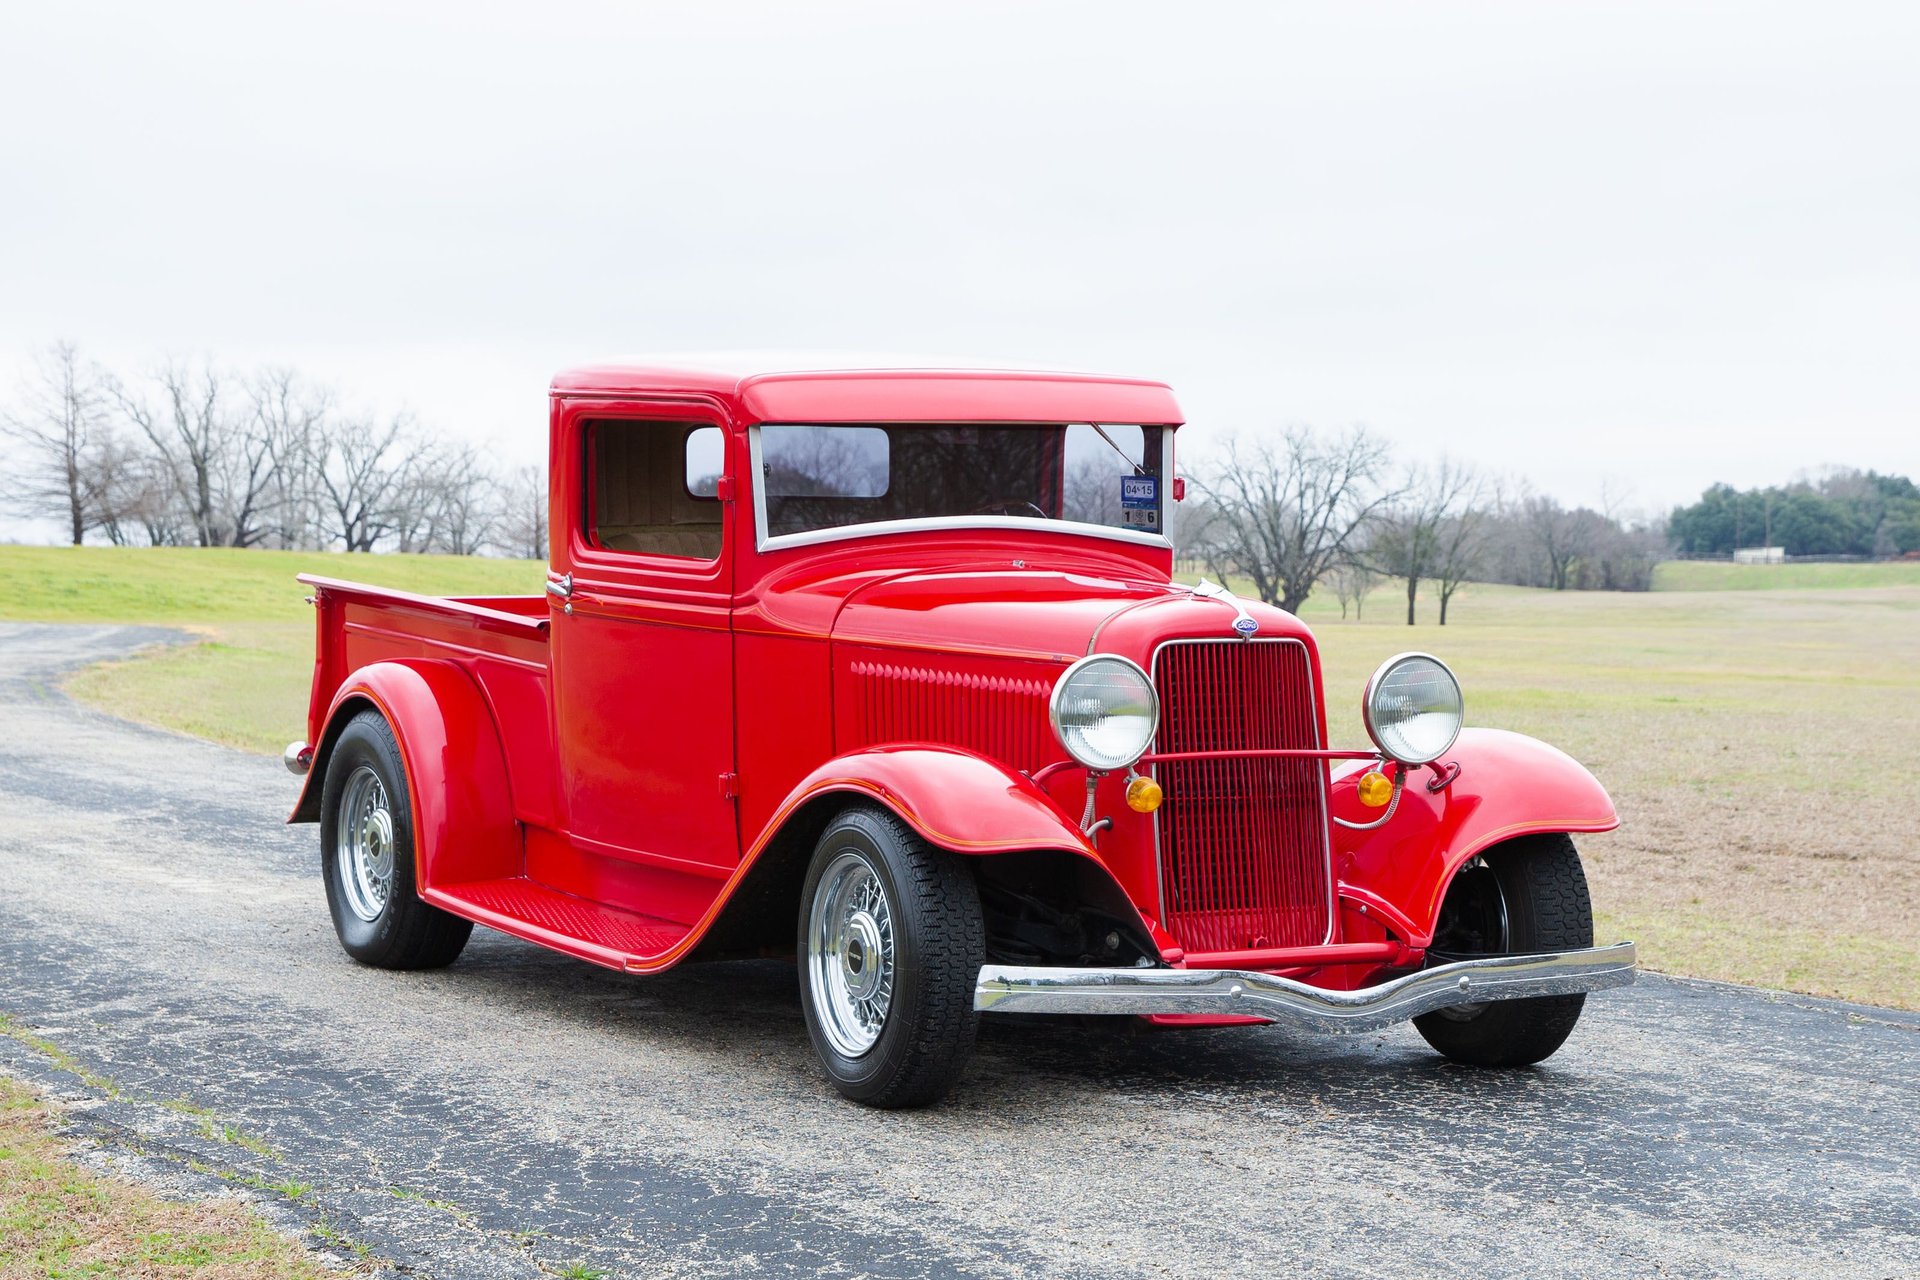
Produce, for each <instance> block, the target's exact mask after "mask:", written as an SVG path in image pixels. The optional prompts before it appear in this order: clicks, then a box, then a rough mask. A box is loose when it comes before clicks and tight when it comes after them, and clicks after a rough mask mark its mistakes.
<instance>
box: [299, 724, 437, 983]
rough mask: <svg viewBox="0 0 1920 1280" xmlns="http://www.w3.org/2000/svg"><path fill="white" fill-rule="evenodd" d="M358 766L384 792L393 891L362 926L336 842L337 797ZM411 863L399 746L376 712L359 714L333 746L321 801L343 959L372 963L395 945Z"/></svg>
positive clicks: (324, 867) (408, 895) (409, 895)
mask: <svg viewBox="0 0 1920 1280" xmlns="http://www.w3.org/2000/svg"><path fill="white" fill-rule="evenodd" d="M362 765H365V766H368V767H370V768H372V770H373V771H374V773H375V775H376V776H378V777H379V779H380V785H381V786H382V787H384V788H385V789H386V793H387V804H388V811H389V812H390V813H391V814H392V816H393V827H394V832H393V839H394V851H393V886H392V891H391V892H389V893H388V895H387V902H386V905H385V906H384V907H382V908H381V910H380V914H379V916H377V917H376V918H375V919H373V920H362V919H361V918H360V917H359V916H358V915H356V914H355V913H354V910H353V908H352V907H350V906H349V905H348V904H347V894H346V889H345V883H344V879H343V877H345V875H346V874H347V868H346V867H345V865H344V864H343V860H342V859H341V857H340V854H339V840H338V834H339V830H340V802H341V797H342V792H343V791H345V789H346V784H347V780H348V779H349V778H351V777H352V776H353V774H354V771H355V770H357V769H359V768H360V767H361V766H362ZM413 859H414V843H413V796H412V795H411V793H409V792H408V790H407V771H406V767H405V765H404V764H403V763H402V761H401V759H400V748H399V744H398V743H397V742H395V741H394V737H393V732H392V730H391V729H389V728H388V727H387V723H386V720H385V719H384V718H382V717H381V716H380V715H379V713H378V712H373V711H366V712H362V713H361V714H359V715H357V716H355V717H354V718H353V719H352V720H351V721H349V722H348V724H347V727H346V728H345V729H343V730H342V731H341V733H340V737H339V739H338V740H337V741H336V742H335V743H334V748H333V751H332V753H331V754H330V755H329V757H328V759H327V776H326V783H325V786H324V787H323V788H322V791H321V799H320V864H321V878H322V879H323V880H324V881H325V882H326V886H327V910H328V911H329V912H330V913H331V914H332V916H333V927H334V931H335V932H336V933H337V934H339V936H340V945H341V946H342V947H343V948H345V949H346V952H347V954H348V955H351V956H353V957H354V958H355V959H357V960H366V961H371V962H376V963H377V962H378V961H379V960H380V959H381V958H382V957H384V956H385V955H386V954H387V953H388V952H389V951H391V950H393V949H394V948H395V946H396V945H397V944H398V942H399V939H398V938H397V936H396V935H397V933H398V931H399V928H400V924H401V920H400V917H401V914H402V912H403V911H404V909H405V904H406V903H408V902H410V901H412V900H413V896H414V892H415V890H414V883H415V881H414V863H413Z"/></svg>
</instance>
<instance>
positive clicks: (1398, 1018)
mask: <svg viewBox="0 0 1920 1280" xmlns="http://www.w3.org/2000/svg"><path fill="white" fill-rule="evenodd" d="M1636 961H1637V956H1636V954H1635V952H1634V946H1633V944H1632V943H1631V942H1621V943H1616V944H1615V945H1613V946H1611V947H1594V948H1591V949H1589V950H1585V951H1561V952H1556V953H1554V954H1551V955H1534V956H1494V957H1492V958H1489V959H1485V960H1461V961H1457V962H1455V963H1453V964H1443V965H1436V966H1434V967H1433V968H1431V969H1422V970H1421V971H1420V972H1418V973H1410V974H1407V975H1406V976H1404V977H1400V978H1394V979H1393V980H1392V981H1390V982H1383V983H1381V984H1380V985H1379V986H1377V987H1363V988H1361V989H1360V990H1358V991H1328V990H1326V989H1324V988H1322V987H1314V986H1309V985H1307V984H1306V983H1304V982H1296V981H1295V980H1294V979H1292V978H1276V977H1274V976H1273V975H1272V974H1266V973H1247V972H1242V971H1240V970H1236V969H1049V968H1034V967H1026V966H1020V965H998V964H990V965H987V966H985V967H984V968H982V969H981V970H980V977H979V980H978V981H977V982H976V984H975V985H974V990H973V1007H974V1008H976V1009H980V1010H983V1011H985V1012H989V1013H1126V1014H1142V1013H1208V1014H1242V1015H1247V1016H1251V1017H1256V1018H1269V1019H1271V1020H1273V1021H1275V1022H1287V1023H1291V1024H1293V1025H1295V1026H1302V1027H1307V1028H1310V1029H1312V1030H1316V1031H1371V1030H1373V1029H1374V1028H1376V1027H1385V1026H1390V1025H1392V1024H1393V1023H1396V1022H1405V1021H1406V1020H1407V1019H1409V1018H1417V1017H1419V1016H1420V1015H1421V1014H1423V1013H1432V1012H1433V1011H1434V1010H1435V1009H1446V1008H1450V1007H1453V1006H1456V1005H1466V1004H1483V1003H1485V1002H1486V1001H1489V1000H1524V999H1527V998H1528V997H1530V996H1562V995H1572V994H1573V993H1575V992H1579V991H1601V990H1604V989H1605V988H1607V987H1624V986H1626V985H1628V984H1629V983H1631V982H1632V981H1633V970H1634V965H1635V963H1636Z"/></svg>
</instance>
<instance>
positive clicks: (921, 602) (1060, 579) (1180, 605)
mask: <svg viewBox="0 0 1920 1280" xmlns="http://www.w3.org/2000/svg"><path fill="white" fill-rule="evenodd" d="M1240 605H1241V607H1242V608H1243V609H1244V610H1245V612H1246V614H1247V615H1248V616H1249V617H1251V618H1253V620H1254V622H1255V624H1256V625H1257V626H1258V628H1259V632H1258V633H1259V634H1260V635H1262V636H1276V635H1290V636H1304V635H1305V634H1306V629H1305V628H1304V627H1302V626H1301V625H1300V622H1299V620H1298V619H1296V618H1294V617H1293V615H1291V614H1288V613H1285V612H1283V611H1281V610H1279V609H1274V608H1271V607H1269V606H1267V605H1263V604H1260V603H1259V602H1258V601H1252V600H1243V601H1241V602H1240ZM1238 616H1239V612H1238V611H1236V609H1235V608H1234V606H1233V605H1232V604H1228V603H1223V602H1221V601H1219V600H1211V599H1202V598H1197V597H1195V596H1194V595H1193V593H1192V591H1191V589H1189V588H1188V587H1185V586H1180V585H1173V584H1169V583H1166V582H1159V581H1152V580H1142V579H1134V578H1125V577H1117V576H1116V577H1108V576H1103V575H1101V574H1099V573H1097V572H1075V571H1071V570H1057V569H1032V570H1020V569H992V570H964V569H952V570H943V571H939V572H928V573H908V574H903V575H900V576H898V577H891V578H887V579H885V580H883V581H880V582H875V583H872V584H869V585H867V586H864V587H862V588H860V589H859V590H857V591H855V592H854V593H853V594H852V595H851V596H849V597H848V599H847V602H846V605H845V607H844V608H842V609H841V611H840V614H839V616H838V618H837V619H836V620H835V623H834V627H833V638H834V640H835V641H838V642H852V643H870V644H880V645H886V646H889V647H901V646H906V647H911V648H923V649H927V650H930V651H946V652H953V651H959V652H967V653H987V654H996V655H1002V656H1006V657H1022V658H1030V659H1037V660H1042V661H1048V662H1062V663H1064V662H1071V661H1073V660H1074V659H1076V658H1079V657H1082V656H1084V655H1086V654H1087V653H1089V652H1094V651H1099V652H1105V653H1119V654H1122V655H1124V656H1127V657H1130V658H1133V659H1134V660H1135V661H1137V662H1140V663H1142V664H1143V665H1144V664H1146V662H1147V661H1148V659H1149V657H1150V656H1151V653H1152V649H1153V646H1154V645H1155V644H1157V643H1158V642H1159V641H1161V640H1163V639H1168V638H1171V637H1174V636H1194V635H1200V636H1219V637H1222V638H1232V637H1233V636H1234V635H1235V634H1236V632H1235V630H1234V627H1233V624H1234V621H1235V619H1236V618H1237V617H1238Z"/></svg>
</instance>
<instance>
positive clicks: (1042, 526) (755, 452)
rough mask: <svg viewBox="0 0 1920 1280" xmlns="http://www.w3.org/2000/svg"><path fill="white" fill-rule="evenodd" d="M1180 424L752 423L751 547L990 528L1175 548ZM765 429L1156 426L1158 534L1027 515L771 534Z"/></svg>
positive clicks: (749, 444) (760, 548)
mask: <svg viewBox="0 0 1920 1280" xmlns="http://www.w3.org/2000/svg"><path fill="white" fill-rule="evenodd" d="M1179 425H1180V424H1178V423H1172V422H1148V423H1134V422H1085V421H1077V422H1012V421H970V420H946V419H942V420H941V421H938V422H933V421H928V422H900V421H889V422H884V423H882V422H821V421H812V422H766V423H754V424H753V425H752V426H749V427H748V428H747V457H748V463H747V466H748V482H749V483H750V484H751V486H752V488H753V543H754V548H755V550H757V551H784V550H786V549H787V548H789V547H810V546H815V545H818V544H820V543H825V542H845V541H847V540H849V539H853V538H880V537H887V536H890V535H895V534H904V533H933V532H941V531H963V530H977V529H990V530H996V531H1005V532H1012V533H1021V532H1025V533H1034V532H1042V533H1053V534H1068V535H1072V536H1075V537H1088V538H1105V539H1107V540H1109V541H1113V542H1129V543H1132V544H1134V545H1135V546H1142V547H1155V548H1159V549H1161V550H1165V551H1172V550H1173V523H1174V521H1173V508H1174V500H1173V485H1172V476H1173V437H1174V433H1175V431H1176V430H1177V429H1178V427H1179ZM762 426H768V427H786V426H798V427H873V426H888V427H903V428H907V429H909V430H910V429H913V428H916V427H926V428H928V429H929V430H932V429H936V428H939V427H944V426H982V427H1027V426H1069V427H1071V426H1093V427H1118V426H1145V427H1159V428H1161V429H1162V430H1161V432H1160V475H1161V476H1162V477H1163V479H1165V481H1166V483H1164V484H1163V485H1162V486H1161V494H1162V497H1161V499H1160V532H1158V533H1145V532H1140V531H1137V530H1133V529H1125V528H1121V527H1120V526H1118V525H1106V524H1091V523H1088V522H1086V521H1082V520H1055V519H1047V520H1038V519H1028V518H1027V517H1025V516H986V515H962V516H917V517H914V518H912V519H908V520H872V521H868V522H866V523H864V524H843V525H835V526H833V527H831V528H827V529H809V530H806V531H805V532H802V533H782V534H774V535H771V536H769V535H768V533H767V527H768V526H767V492H766V485H765V484H764V483H763V479H764V477H765V475H766V468H765V465H764V459H763V458H762V455H761V446H760V428H761V427H762Z"/></svg>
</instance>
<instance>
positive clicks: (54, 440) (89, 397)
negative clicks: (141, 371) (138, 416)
mask: <svg viewBox="0 0 1920 1280" xmlns="http://www.w3.org/2000/svg"><path fill="white" fill-rule="evenodd" d="M101 383H102V377H101V374H100V373H99V371H98V370H97V369H95V368H94V367H93V366H91V365H86V364H82V363H81V360H80V351H79V348H78V347H76V346H75V345H74V344H73V343H71V342H56V343H54V344H53V345H52V346H51V347H49V348H47V350H46V351H44V352H43V353H41V355H40V358H39V359H38V360H37V361H36V362H35V367H34V372H33V374H32V375H31V376H30V377H29V378H28V379H27V382H26V384H25V385H24V386H23V387H22V389H21V400H22V404H21V407H20V408H19V409H18V410H17V411H15V412H10V413H8V414H6V415H5V416H4V417H0V433H3V434H4V435H5V436H6V438H7V439H8V440H9V441H11V442H12V443H13V444H14V445H15V446H17V447H18V448H19V449H20V450H21V452H22V455H23V456H22V457H21V459H20V461H19V463H18V464H17V465H16V466H15V467H14V468H12V469H11V470H12V472H13V474H12V475H11V476H10V477H9V480H10V481H11V484H10V485H9V486H8V493H7V495H6V496H7V498H8V500H9V503H10V505H12V506H13V507H14V508H15V509H16V510H18V511H20V512H21V514H23V515H31V516H50V517H53V518H55V519H58V520H60V521H61V523H62V524H64V525H65V526H66V533H67V536H68V537H69V538H71V539H72V542H73V545H74V546H76V547H77V546H79V545H80V543H81V541H82V539H84V538H85V537H86V534H87V530H88V529H89V528H90V527H92V526H93V524H94V523H95V522H96V521H97V519H98V516H99V509H98V507H97V506H96V505H95V496H96V495H95V494H94V493H93V492H92V491H91V489H90V486H89V482H88V474H87V473H88V469H89V458H90V455H91V454H93V453H94V452H95V451H97V450H99V449H100V448H102V447H103V446H104V445H105V444H106V442H107V439H108V430H107V421H106V416H105V396H104V394H103V392H102V387H101Z"/></svg>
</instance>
